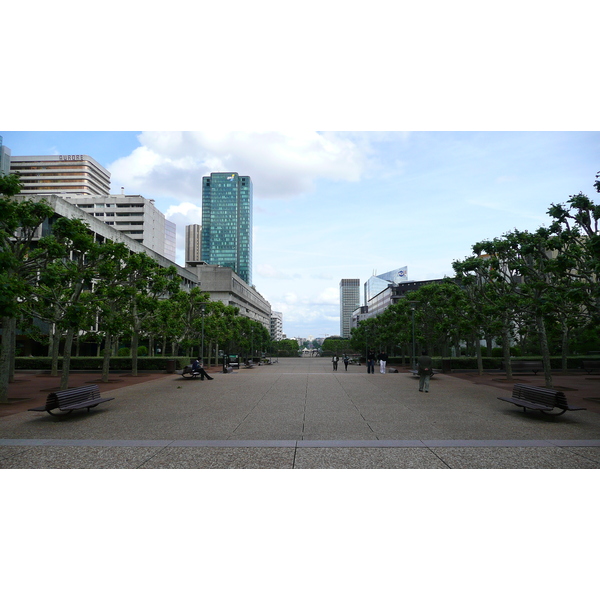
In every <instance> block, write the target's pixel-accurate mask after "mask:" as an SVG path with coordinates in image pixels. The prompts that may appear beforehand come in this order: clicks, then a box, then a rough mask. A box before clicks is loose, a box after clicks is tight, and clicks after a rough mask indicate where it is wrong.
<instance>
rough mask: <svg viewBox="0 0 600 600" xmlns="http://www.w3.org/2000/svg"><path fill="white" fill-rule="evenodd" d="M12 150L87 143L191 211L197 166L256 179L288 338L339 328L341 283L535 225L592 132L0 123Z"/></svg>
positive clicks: (589, 182) (188, 217)
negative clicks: (8, 127) (10, 126)
mask: <svg viewBox="0 0 600 600" xmlns="http://www.w3.org/2000/svg"><path fill="white" fill-rule="evenodd" d="M0 135H2V136H3V138H4V143H5V145H6V146H8V147H9V148H10V149H11V151H12V154H13V155H15V156H17V155H21V154H53V153H56V154H89V155H90V156H92V157H93V158H95V159H96V160H97V161H98V162H100V163H101V164H102V165H103V166H105V167H106V168H107V169H108V170H109V171H111V174H112V191H113V192H114V193H118V192H119V191H120V188H121V187H124V188H125V193H129V194H141V195H143V196H145V197H147V198H154V199H155V200H156V203H157V207H158V208H159V209H160V210H162V211H163V212H164V213H165V214H166V215H167V217H168V218H169V219H170V220H172V221H175V222H176V224H177V227H178V234H179V236H178V240H179V241H178V262H179V263H180V264H183V234H184V229H185V225H186V224H189V223H199V222H200V219H201V193H200V190H201V187H200V182H201V178H202V176H203V175H206V174H209V173H210V172H213V171H237V172H239V173H240V174H241V175H249V176H250V177H251V178H252V180H253V183H254V284H255V285H256V288H257V289H258V291H259V292H260V293H261V294H262V295H263V296H264V297H265V298H266V299H267V300H268V301H269V302H270V303H271V305H272V307H273V309H274V310H279V311H281V312H283V315H284V331H285V333H286V334H287V335H288V336H289V337H293V336H303V337H307V336H314V337H320V336H323V335H327V334H328V335H337V334H339V281H340V279H342V278H359V279H360V280H361V284H362V283H364V281H366V279H368V277H370V276H371V275H372V274H373V273H375V272H378V273H383V272H386V271H389V270H392V269H395V268H397V267H403V266H407V267H408V275H409V279H414V280H425V279H434V278H441V277H444V276H452V274H453V271H452V267H451V263H452V261H453V260H455V259H462V258H464V257H465V256H467V255H469V253H470V249H471V246H472V245H473V244H474V243H476V242H478V241H481V240H483V239H489V238H493V237H496V236H500V235H502V234H503V233H505V232H507V231H509V230H511V229H515V228H516V229H528V230H534V229H535V228H537V227H539V226H541V225H543V224H547V223H548V222H549V219H548V217H547V215H546V211H547V210H548V208H549V207H550V204H551V203H559V202H566V201H567V200H568V197H569V195H571V194H575V193H578V192H579V191H583V192H584V193H587V194H588V195H590V196H592V197H593V198H594V199H595V200H597V194H596V193H595V190H594V188H593V182H594V179H595V174H596V172H597V171H598V170H600V134H599V133H598V132H560V131H559V132H502V131H499V132H498V131H497V132H449V131H445V132H431V131H423V132H386V131H377V132H370V133H369V132H364V131H363V132H316V131H302V132H298V131H279V132H227V131H219V132H174V131H167V132H156V131H154V132H153V131H150V132H123V131H121V132H108V131H102V132H68V131H63V132H49V131H44V132H31V131H28V132H18V131H4V132H0Z"/></svg>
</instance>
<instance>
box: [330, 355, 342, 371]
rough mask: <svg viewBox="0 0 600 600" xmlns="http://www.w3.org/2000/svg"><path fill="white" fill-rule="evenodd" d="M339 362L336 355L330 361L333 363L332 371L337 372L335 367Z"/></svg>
mask: <svg viewBox="0 0 600 600" xmlns="http://www.w3.org/2000/svg"><path fill="white" fill-rule="evenodd" d="M339 360H340V359H339V357H338V355H337V354H336V355H335V356H334V357H333V358H332V359H331V362H332V363H333V370H334V371H337V366H338V361H339Z"/></svg>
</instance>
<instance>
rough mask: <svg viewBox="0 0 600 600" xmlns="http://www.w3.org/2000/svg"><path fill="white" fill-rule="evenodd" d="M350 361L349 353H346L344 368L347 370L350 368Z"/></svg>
mask: <svg viewBox="0 0 600 600" xmlns="http://www.w3.org/2000/svg"><path fill="white" fill-rule="evenodd" d="M349 362H350V359H349V358H348V355H347V354H344V369H345V370H346V371H347V370H348V363H349Z"/></svg>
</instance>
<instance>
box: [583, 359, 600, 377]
mask: <svg viewBox="0 0 600 600" xmlns="http://www.w3.org/2000/svg"><path fill="white" fill-rule="evenodd" d="M582 364H583V369H584V371H585V372H586V373H587V374H588V375H589V374H590V373H591V372H592V371H595V370H596V369H600V360H584V361H582Z"/></svg>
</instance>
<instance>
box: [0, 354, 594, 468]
mask: <svg viewBox="0 0 600 600" xmlns="http://www.w3.org/2000/svg"><path fill="white" fill-rule="evenodd" d="M110 395H111V396H115V399H114V400H112V401H111V402H108V403H105V404H102V405H100V406H98V407H97V408H93V409H92V410H91V411H90V412H89V413H88V412H87V411H77V412H74V413H72V414H70V415H65V416H63V417H61V418H56V417H52V416H50V415H48V414H46V413H32V412H18V413H15V414H10V415H7V416H3V417H0V467H1V468H7V469H11V468H12V469H14V468H16V469H27V468H34V469H46V468H81V469H88V468H93V469H99V468H108V469H121V468H141V469H164V468H175V469H185V468H192V469H209V468H219V469H226V468H236V469H241V468H255V469H276V468H280V469H292V468H295V469H328V468H335V469H344V468H354V469H370V468H376V469H404V468H417V469H430V468H432V469H436V468H441V469H447V468H454V469H469V468H471V469H472V468H477V469H494V468H512V469H521V468H534V469H546V468H563V469H575V468H583V469H595V468H598V467H599V466H600V414H598V413H597V412H592V411H590V410H587V411H577V412H568V413H565V414H564V415H561V416H559V417H556V418H552V417H549V416H547V415H544V414H541V413H539V412H531V411H528V412H527V413H523V411H522V410H521V409H519V408H517V407H516V406H514V405H512V404H508V403H505V402H502V401H500V400H498V399H497V396H500V395H504V394H503V391H502V390H500V389H498V388H497V387H493V386H491V385H485V384H477V385H475V384H473V383H472V382H470V381H468V380H465V379H460V378H457V377H453V376H450V375H436V377H435V378H434V379H433V380H432V382H431V387H430V393H428V394H425V393H419V392H418V385H417V380H416V379H415V378H414V377H413V376H412V375H410V374H409V373H407V372H400V373H387V374H385V375H381V374H380V373H379V372H376V373H375V374H367V372H366V368H365V367H364V366H350V367H349V368H348V372H346V371H344V367H343V364H342V365H341V366H339V367H338V371H337V372H333V371H332V366H331V362H330V361H329V360H328V359H319V358H302V359H300V358H297V359H296V358H290V359H280V360H279V363H276V364H273V365H269V366H261V367H256V368H254V369H240V370H239V371H234V372H233V373H231V374H223V373H216V374H215V378H214V380H213V381H199V380H187V379H183V378H181V377H180V376H177V375H165V376H164V377H160V378H156V379H153V380H151V381H145V382H142V383H138V384H135V385H129V386H127V387H121V388H118V389H114V390H111V391H110ZM567 398H569V395H568V394H567Z"/></svg>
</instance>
